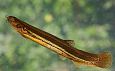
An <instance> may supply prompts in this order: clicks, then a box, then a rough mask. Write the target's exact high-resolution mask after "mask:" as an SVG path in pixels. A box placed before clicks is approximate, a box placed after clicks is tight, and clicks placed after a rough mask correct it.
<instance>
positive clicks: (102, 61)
mask: <svg viewBox="0 0 115 71" xmlns="http://www.w3.org/2000/svg"><path fill="white" fill-rule="evenodd" d="M88 59H89V60H83V59H77V61H73V62H74V63H75V64H83V65H87V66H96V67H100V68H108V67H110V66H111V64H112V58H111V54H110V53H108V52H104V53H101V54H98V55H96V56H93V57H90V58H88Z"/></svg>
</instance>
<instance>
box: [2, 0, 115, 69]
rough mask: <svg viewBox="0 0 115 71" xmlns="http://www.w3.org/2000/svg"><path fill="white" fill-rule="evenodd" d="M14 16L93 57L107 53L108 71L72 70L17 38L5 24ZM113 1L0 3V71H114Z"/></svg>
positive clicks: (22, 0)
mask: <svg viewBox="0 0 115 71" xmlns="http://www.w3.org/2000/svg"><path fill="white" fill-rule="evenodd" d="M9 15H12V16H16V17H18V18H20V19H22V20H24V21H25V22H28V23H29V24H31V25H33V26H36V27H38V28H41V29H42V30H45V31H47V32H49V33H51V34H53V35H56V36H57V37H60V38H62V39H73V40H74V41H75V43H76V45H75V48H78V49H81V50H85V51H88V52H92V53H100V52H103V51H110V52H111V53H112V56H113V65H112V67H111V68H109V69H100V68H95V67H89V66H88V67H85V66H79V65H77V66H75V65H74V64H73V63H72V62H71V61H70V60H68V59H61V58H60V57H59V56H58V55H57V54H55V53H54V52H52V51H50V50H48V49H46V48H45V47H42V46H40V45H38V44H36V43H34V42H32V41H30V40H27V39H24V38H23V37H21V36H20V35H19V34H17V33H16V32H15V31H14V29H11V26H10V25H9V24H8V22H7V20H6V16H9ZM114 19H115V0H0V71H112V70H113V71H114V70H115V69H114V67H115V61H114V60H115V29H114V28H115V20H114Z"/></svg>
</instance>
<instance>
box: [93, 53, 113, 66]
mask: <svg viewBox="0 0 115 71" xmlns="http://www.w3.org/2000/svg"><path fill="white" fill-rule="evenodd" d="M98 56H99V57H98V60H97V61H94V65H96V66H97V67H101V68H108V67H110V66H111V64H112V58H111V54H110V53H108V52H104V53H101V54H99V55H98Z"/></svg>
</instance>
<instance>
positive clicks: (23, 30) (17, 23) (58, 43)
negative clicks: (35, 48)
mask: <svg viewBox="0 0 115 71" xmlns="http://www.w3.org/2000/svg"><path fill="white" fill-rule="evenodd" d="M7 19H8V22H9V23H10V24H11V25H12V26H13V28H14V29H15V30H16V31H17V32H19V33H20V34H21V35H22V36H23V37H25V38H28V39H30V40H33V41H34V42H36V43H38V44H40V45H42V46H44V47H47V48H48V49H51V50H52V51H54V52H56V53H58V54H59V55H61V56H64V57H66V58H68V59H70V60H72V61H73V62H74V63H80V64H84V65H89V66H97V67H101V68H107V67H110V66H111V54H110V53H109V52H103V53H100V54H92V53H89V52H85V51H82V50H79V49H76V48H74V41H73V40H63V39H60V38H58V37H56V36H54V35H52V34H49V33H47V32H45V31H43V30H40V29H38V28H36V27H34V26H31V25H29V24H27V23H26V22H23V21H21V20H20V19H18V18H16V17H14V16H8V17H7Z"/></svg>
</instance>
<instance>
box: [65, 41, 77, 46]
mask: <svg viewBox="0 0 115 71" xmlns="http://www.w3.org/2000/svg"><path fill="white" fill-rule="evenodd" d="M64 42H66V43H68V45H70V46H72V47H74V46H75V42H74V40H64Z"/></svg>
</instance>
